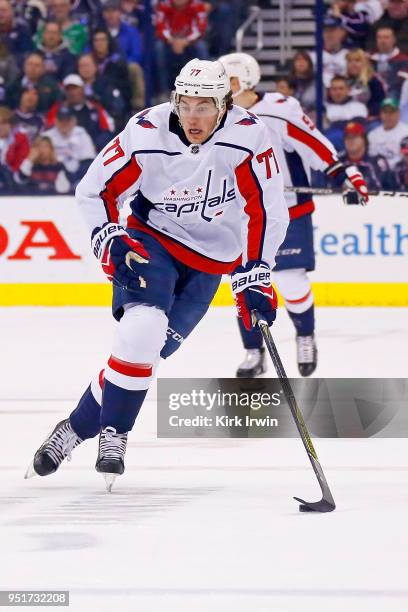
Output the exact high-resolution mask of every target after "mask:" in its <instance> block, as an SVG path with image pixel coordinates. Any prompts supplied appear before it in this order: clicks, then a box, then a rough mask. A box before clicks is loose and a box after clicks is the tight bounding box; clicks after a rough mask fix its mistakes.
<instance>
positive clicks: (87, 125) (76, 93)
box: [47, 74, 114, 151]
mask: <svg viewBox="0 0 408 612" xmlns="http://www.w3.org/2000/svg"><path fill="white" fill-rule="evenodd" d="M63 86H64V91H65V101H64V102H59V103H57V104H55V105H54V106H53V107H52V108H51V109H50V112H49V113H48V115H47V126H51V125H54V123H55V118H56V116H57V114H58V111H59V110H60V109H61V108H62V107H67V108H68V109H69V110H70V111H71V112H72V114H73V115H74V116H75V118H76V121H77V124H78V127H82V128H84V129H85V130H86V131H87V132H88V134H89V135H90V137H91V138H92V140H93V142H94V143H95V145H96V148H97V149H98V151H99V150H100V149H102V148H103V147H104V146H105V145H106V144H107V143H108V142H109V140H110V139H111V138H112V136H113V129H114V126H113V122H112V119H111V117H110V116H109V115H108V113H107V112H106V110H105V109H104V108H103V107H102V105H101V104H100V103H99V102H93V101H91V100H87V99H86V96H85V87H84V82H83V80H82V79H81V77H80V76H79V75H77V74H69V75H68V76H67V77H66V78H65V79H64V81H63Z"/></svg>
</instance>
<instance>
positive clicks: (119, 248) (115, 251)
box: [92, 223, 149, 291]
mask: <svg viewBox="0 0 408 612" xmlns="http://www.w3.org/2000/svg"><path fill="white" fill-rule="evenodd" d="M92 250H93V252H94V255H95V257H96V258H97V259H99V260H100V262H101V265H102V269H103V271H104V272H105V274H106V276H107V277H108V279H109V280H110V281H112V282H113V283H114V284H115V285H119V286H121V287H125V288H126V289H128V290H129V291H132V290H133V291H135V290H137V289H139V288H140V287H144V286H146V284H145V281H144V279H143V276H141V274H142V271H141V269H140V264H147V263H149V254H148V253H147V251H146V250H145V248H144V247H143V245H142V243H141V242H139V241H138V240H134V239H133V238H131V237H130V236H129V234H128V233H127V231H126V230H125V229H124V228H123V227H122V226H121V225H117V224H116V223H105V224H104V225H103V226H102V228H101V229H100V228H97V229H96V230H95V231H94V233H93V236H92Z"/></svg>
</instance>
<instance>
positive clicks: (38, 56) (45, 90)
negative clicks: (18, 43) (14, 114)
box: [6, 51, 61, 112]
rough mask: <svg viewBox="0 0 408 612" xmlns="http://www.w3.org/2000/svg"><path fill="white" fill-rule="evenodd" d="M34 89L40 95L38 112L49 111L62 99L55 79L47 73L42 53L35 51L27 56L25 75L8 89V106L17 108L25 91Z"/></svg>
mask: <svg viewBox="0 0 408 612" xmlns="http://www.w3.org/2000/svg"><path fill="white" fill-rule="evenodd" d="M30 87H34V88H35V89H37V91H38V94H39V102H38V110H39V111H40V112H46V111H48V110H49V109H50V108H51V106H52V105H53V104H54V103H55V102H56V101H57V100H59V99H60V98H61V92H60V89H59V87H58V83H57V82H56V80H55V79H53V78H52V77H51V76H49V75H47V74H46V73H45V62H44V57H43V55H42V53H40V52H39V51H35V52H34V53H30V55H28V56H27V58H26V60H25V62H24V74H23V77H22V78H19V79H17V80H16V81H14V82H13V83H11V84H10V85H9V87H7V88H6V100H7V104H8V106H10V107H11V108H16V107H17V105H18V102H19V100H20V97H21V93H22V91H23V90H24V89H29V88H30Z"/></svg>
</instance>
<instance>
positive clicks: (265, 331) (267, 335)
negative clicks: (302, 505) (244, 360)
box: [253, 311, 334, 504]
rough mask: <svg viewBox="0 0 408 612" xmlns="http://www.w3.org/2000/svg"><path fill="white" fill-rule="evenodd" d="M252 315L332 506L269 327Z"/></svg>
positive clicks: (323, 489)
mask: <svg viewBox="0 0 408 612" xmlns="http://www.w3.org/2000/svg"><path fill="white" fill-rule="evenodd" d="M253 315H254V317H255V319H256V321H257V323H258V327H259V329H260V330H261V333H262V336H263V339H264V341H265V344H266V347H267V349H268V352H269V354H270V356H271V359H272V361H273V365H274V366H275V369H276V373H277V375H278V376H279V379H280V382H281V384H282V390H283V392H284V394H285V397H286V401H287V402H288V405H289V409H290V411H291V413H292V416H293V420H294V421H295V425H296V427H297V430H298V432H299V434H300V437H301V440H302V442H303V445H304V447H305V449H306V452H307V455H308V457H309V460H310V463H311V464H312V467H313V470H314V472H315V474H316V478H317V480H318V482H319V485H320V488H321V490H322V494H323V497H324V498H325V499H326V501H330V502H332V503H333V504H334V500H333V496H332V494H331V491H330V487H329V485H328V484H327V480H326V477H325V475H324V473H323V469H322V466H321V465H320V462H319V459H318V457H317V453H316V451H315V448H314V446H313V443H312V440H311V437H310V434H309V431H308V429H307V426H306V423H305V420H304V418H303V415H302V413H301V411H300V409H299V406H298V403H297V401H296V398H295V395H294V393H293V390H292V387H291V385H290V382H289V380H288V377H287V375H286V372H285V369H284V367H283V364H282V361H281V359H280V356H279V353H278V350H277V348H276V345H275V342H274V340H273V338H272V334H271V332H270V329H269V326H268V324H267V322H266V321H265V320H263V319H262V317H261V316H260V315H259V313H257V312H256V311H254V312H253Z"/></svg>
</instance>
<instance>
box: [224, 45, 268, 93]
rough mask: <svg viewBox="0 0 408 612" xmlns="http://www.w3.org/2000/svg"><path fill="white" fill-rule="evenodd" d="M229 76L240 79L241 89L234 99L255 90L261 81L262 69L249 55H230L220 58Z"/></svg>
mask: <svg viewBox="0 0 408 612" xmlns="http://www.w3.org/2000/svg"><path fill="white" fill-rule="evenodd" d="M218 61H220V62H221V63H222V65H223V66H224V68H225V70H226V73H227V75H228V76H229V77H230V78H232V77H237V78H238V79H239V84H240V89H239V91H237V92H236V93H235V94H234V98H236V96H238V95H239V94H240V93H242V92H243V91H246V90H247V89H253V88H254V87H255V86H256V85H258V83H259V81H260V80H261V69H260V67H259V64H258V62H257V61H256V59H255V58H254V57H252V55H248V53H228V55H223V56H222V57H220V58H219V60H218Z"/></svg>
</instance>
